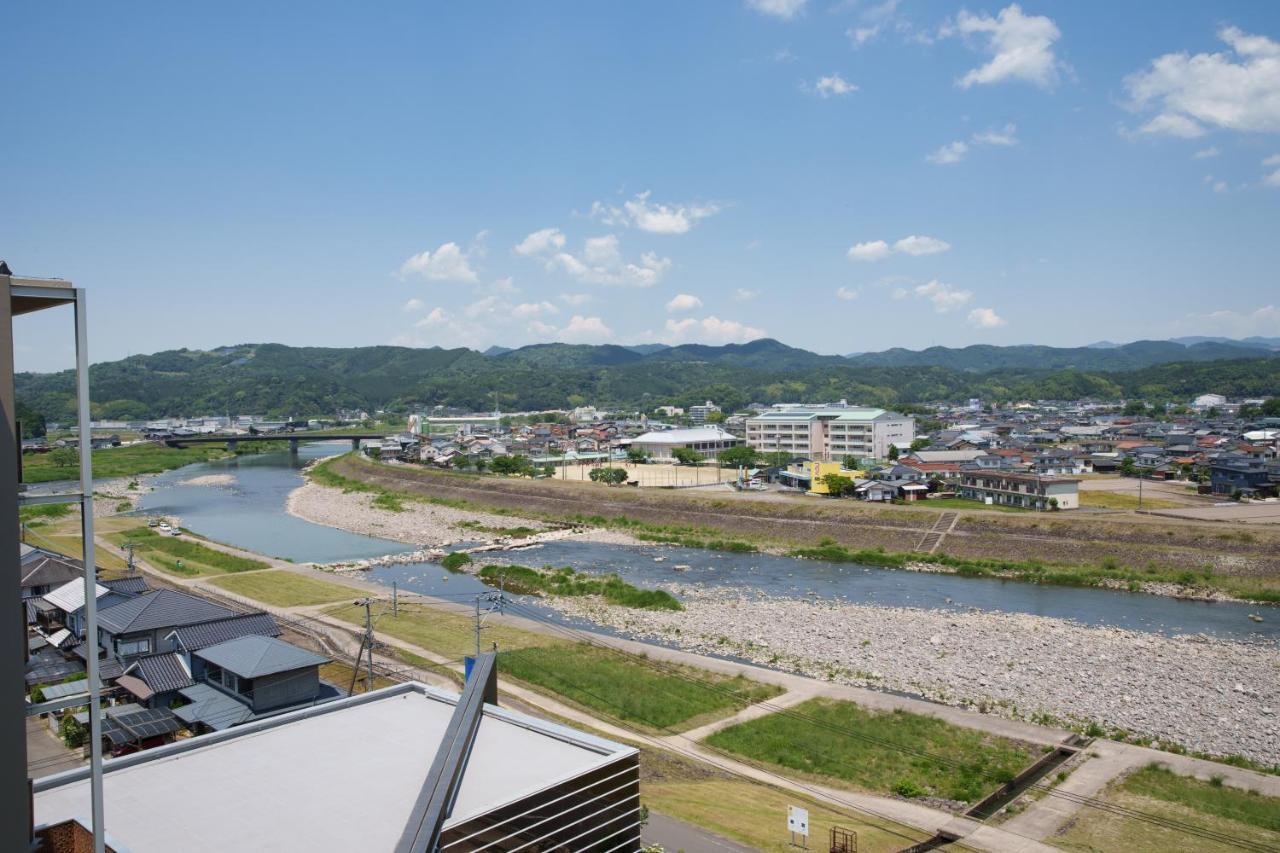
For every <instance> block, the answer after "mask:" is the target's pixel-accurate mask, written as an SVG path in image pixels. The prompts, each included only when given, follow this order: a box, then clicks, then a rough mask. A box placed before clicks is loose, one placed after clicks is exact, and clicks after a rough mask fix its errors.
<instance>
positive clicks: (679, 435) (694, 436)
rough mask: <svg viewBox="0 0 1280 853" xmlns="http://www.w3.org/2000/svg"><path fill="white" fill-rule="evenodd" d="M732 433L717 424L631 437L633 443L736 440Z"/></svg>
mask: <svg viewBox="0 0 1280 853" xmlns="http://www.w3.org/2000/svg"><path fill="white" fill-rule="evenodd" d="M737 440H738V437H737V436H736V435H734V434H733V433H729V432H725V431H724V430H722V429H720V427H717V426H708V427H694V428H692V429H668V430H661V431H658V432H646V433H645V434H644V435H641V436H637V437H636V438H634V439H632V443H633V444H639V443H645V442H648V443H653V444H684V443H686V442H698V441H737Z"/></svg>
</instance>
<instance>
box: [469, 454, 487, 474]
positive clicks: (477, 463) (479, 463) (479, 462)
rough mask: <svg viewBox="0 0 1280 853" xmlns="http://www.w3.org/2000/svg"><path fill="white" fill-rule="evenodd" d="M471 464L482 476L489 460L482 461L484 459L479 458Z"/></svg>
mask: <svg viewBox="0 0 1280 853" xmlns="http://www.w3.org/2000/svg"><path fill="white" fill-rule="evenodd" d="M471 464H472V465H474V466H475V468H476V471H478V472H479V473H481V474H483V473H484V469H485V468H488V467H489V460H487V459H484V458H480V459H476V460H474V461H472V463H471Z"/></svg>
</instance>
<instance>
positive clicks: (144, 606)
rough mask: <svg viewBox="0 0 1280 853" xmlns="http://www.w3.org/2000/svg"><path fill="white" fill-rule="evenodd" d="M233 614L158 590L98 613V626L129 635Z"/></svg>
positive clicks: (199, 600)
mask: <svg viewBox="0 0 1280 853" xmlns="http://www.w3.org/2000/svg"><path fill="white" fill-rule="evenodd" d="M234 615H235V611H234V610H230V609H228V608H226V607H223V606H222V605H221V604H214V603H213V602H212V601H208V600H206V599H203V598H199V597H197V596H194V595H190V594H189V593H185V592H179V591H178V590H174V589H157V590H155V591H153V592H148V593H146V594H145V595H140V596H138V597H137V598H131V599H129V600H128V601H125V602H123V603H121V604H117V605H115V606H114V607H108V608H105V609H104V610H103V611H102V612H101V613H99V614H98V624H100V625H101V626H102V627H103V628H104V629H105V630H106V631H107V632H108V633H111V634H127V633H132V632H135V631H152V630H155V629H156V628H177V627H180V626H182V625H194V624H196V623H197V622H208V621H210V620H212V619H222V618H225V617H227V616H234Z"/></svg>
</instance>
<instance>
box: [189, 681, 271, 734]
mask: <svg viewBox="0 0 1280 853" xmlns="http://www.w3.org/2000/svg"><path fill="white" fill-rule="evenodd" d="M178 692H179V693H180V694H181V695H182V696H183V697H185V698H187V699H190V700H191V704H190V705H184V706H182V707H181V708H174V709H173V713H174V714H176V715H177V717H178V719H180V720H182V721H184V722H187V723H192V724H194V723H204V724H205V725H206V726H208V727H209V728H211V729H213V730H214V731H218V732H220V731H222V730H223V729H229V728H231V727H232V726H234V725H238V724H239V723H243V722H244V721H245V720H248V719H250V718H252V717H253V711H252V710H251V709H250V708H249V706H248V705H246V704H244V703H243V702H241V701H240V700H238V699H235V698H233V697H231V696H228V695H227V694H226V693H223V692H222V691H221V690H216V689H214V688H212V687H210V686H209V685H207V684H199V683H197V684H193V685H191V686H190V687H184V688H182V690H180V691H178Z"/></svg>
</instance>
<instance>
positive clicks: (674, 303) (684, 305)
mask: <svg viewBox="0 0 1280 853" xmlns="http://www.w3.org/2000/svg"><path fill="white" fill-rule="evenodd" d="M701 307H702V300H701V299H699V298H698V297H696V296H694V295H692V294H689V293H680V294H677V295H676V296H675V297H673V298H672V300H671V301H670V302H668V303H667V313H669V314H674V313H676V312H677V311H693V310H694V309H697V308H701Z"/></svg>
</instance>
